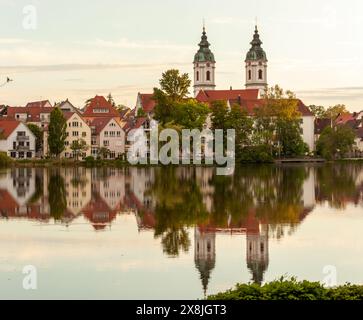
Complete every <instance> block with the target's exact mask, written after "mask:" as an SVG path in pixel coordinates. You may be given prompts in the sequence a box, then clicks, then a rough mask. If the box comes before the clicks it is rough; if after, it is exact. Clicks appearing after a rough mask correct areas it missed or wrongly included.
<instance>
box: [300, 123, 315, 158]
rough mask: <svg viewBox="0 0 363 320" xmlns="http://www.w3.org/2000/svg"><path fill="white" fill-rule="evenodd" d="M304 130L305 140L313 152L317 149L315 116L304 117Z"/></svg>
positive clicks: (303, 136)
mask: <svg viewBox="0 0 363 320" xmlns="http://www.w3.org/2000/svg"><path fill="white" fill-rule="evenodd" d="M302 130H303V134H302V138H303V140H304V142H305V143H306V144H307V145H308V146H309V150H310V151H311V152H312V151H315V117H313V116H308V117H303V123H302Z"/></svg>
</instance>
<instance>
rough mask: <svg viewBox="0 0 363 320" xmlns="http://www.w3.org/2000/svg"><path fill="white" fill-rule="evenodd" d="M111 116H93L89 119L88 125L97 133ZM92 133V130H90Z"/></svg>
mask: <svg viewBox="0 0 363 320" xmlns="http://www.w3.org/2000/svg"><path fill="white" fill-rule="evenodd" d="M112 119H113V118H95V119H92V120H91V121H89V123H88V125H89V126H90V127H92V128H94V129H95V133H96V134H97V135H99V134H100V133H101V131H102V130H103V129H104V127H106V126H107V124H108V123H109V122H110V121H111V120H112ZM92 133H93V132H92Z"/></svg>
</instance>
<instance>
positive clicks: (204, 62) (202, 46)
mask: <svg viewBox="0 0 363 320" xmlns="http://www.w3.org/2000/svg"><path fill="white" fill-rule="evenodd" d="M209 47H210V43H209V42H208V38H207V33H206V32H205V28H204V27H203V35H202V40H201V42H200V43H199V50H198V52H197V53H196V54H195V56H194V97H196V96H197V95H198V93H199V91H201V90H214V89H215V87H216V81H215V69H216V67H215V65H216V61H215V58H214V54H213V53H212V51H211V50H210V48H209Z"/></svg>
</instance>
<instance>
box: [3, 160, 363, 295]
mask: <svg viewBox="0 0 363 320" xmlns="http://www.w3.org/2000/svg"><path fill="white" fill-rule="evenodd" d="M0 252H1V254H0V268H1V269H0V299H44V298H46V299H201V298H203V297H204V296H205V295H207V294H213V293H217V292H220V291H224V290H226V289H229V288H231V287H233V286H234V285H235V284H236V283H247V282H257V283H264V282H266V281H272V280H275V279H277V278H279V277H281V276H283V275H285V276H296V277H297V278H298V279H300V280H305V279H306V280H314V281H324V279H326V277H327V276H331V275H335V273H336V280H337V283H338V284H344V283H345V282H351V283H356V284H363V272H362V270H363V165H362V164H359V163H357V164H334V165H333V164H332V165H316V166H303V165H290V166H274V165H271V166H241V167H238V168H236V171H235V173H234V175H233V176H229V177H222V176H216V175H215V169H214V168H202V167H176V168H124V169H114V168H98V169H86V168H58V169H57V168H46V169H44V168H12V169H3V170H1V171H0ZM25 266H34V268H35V270H36V283H37V289H36V290H25V289H24V288H23V279H24V277H26V275H25V274H23V268H24V267H25Z"/></svg>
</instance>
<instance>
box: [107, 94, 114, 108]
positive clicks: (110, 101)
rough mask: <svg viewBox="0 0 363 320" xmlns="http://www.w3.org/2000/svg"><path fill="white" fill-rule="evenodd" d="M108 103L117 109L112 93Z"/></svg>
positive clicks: (109, 95) (108, 97)
mask: <svg viewBox="0 0 363 320" xmlns="http://www.w3.org/2000/svg"><path fill="white" fill-rule="evenodd" d="M107 101H108V103H109V104H111V106H113V107H116V103H115V100H114V99H113V96H112V94H111V93H109V94H108V96H107Z"/></svg>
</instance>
